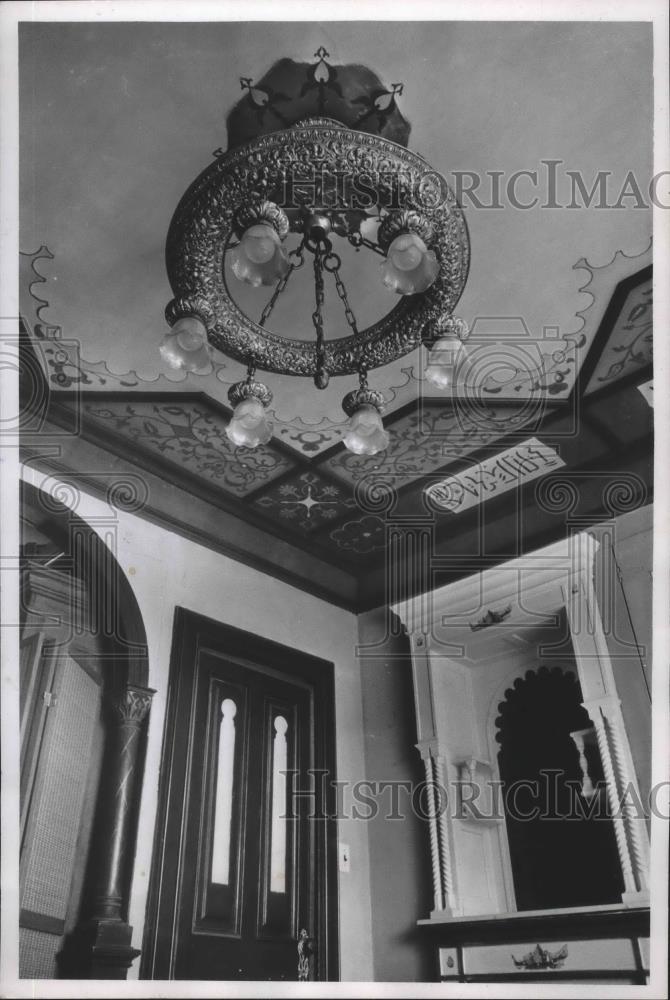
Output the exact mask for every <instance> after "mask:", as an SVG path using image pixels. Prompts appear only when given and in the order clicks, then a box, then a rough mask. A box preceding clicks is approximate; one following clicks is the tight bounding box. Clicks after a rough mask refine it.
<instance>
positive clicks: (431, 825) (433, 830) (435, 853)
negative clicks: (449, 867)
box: [419, 748, 444, 912]
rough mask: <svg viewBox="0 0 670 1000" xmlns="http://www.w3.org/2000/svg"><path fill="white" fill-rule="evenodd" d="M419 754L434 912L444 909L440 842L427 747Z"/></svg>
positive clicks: (431, 761)
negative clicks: (425, 802) (426, 816)
mask: <svg viewBox="0 0 670 1000" xmlns="http://www.w3.org/2000/svg"><path fill="white" fill-rule="evenodd" d="M419 749H421V748H419ZM421 756H422V757H423V764H424V768H425V770H426V793H427V801H428V832H429V835H430V860H431V865H432V869H433V903H434V905H433V910H434V912H438V911H442V910H444V894H443V892H442V878H441V873H440V844H439V839H438V837H439V835H438V830H437V810H436V808H435V776H434V773H433V758H432V756H431V754H430V750H429V749H428V748H426V751H425V752H424V751H423V750H422V751H421Z"/></svg>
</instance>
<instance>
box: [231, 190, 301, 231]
mask: <svg viewBox="0 0 670 1000" xmlns="http://www.w3.org/2000/svg"><path fill="white" fill-rule="evenodd" d="M259 223H265V225H267V226H272V228H273V229H274V230H275V232H276V233H277V235H278V236H279V239H280V240H283V239H285V238H286V237H287V236H288V231H289V221H288V216H287V215H286V212H284V210H283V209H281V208H280V207H279V205H275V203H274V202H273V201H268V200H264V201H255V202H249V203H248V204H246V205H242V206H241V207H240V208H238V210H237V212H236V213H235V222H234V230H235V235H236V236H237V238H238V239H239V240H241V239H242V237H243V236H244V234H245V232H246V231H247V229H249V227H250V226H257V225H259Z"/></svg>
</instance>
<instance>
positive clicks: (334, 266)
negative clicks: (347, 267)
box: [324, 251, 358, 336]
mask: <svg viewBox="0 0 670 1000" xmlns="http://www.w3.org/2000/svg"><path fill="white" fill-rule="evenodd" d="M341 264H342V260H341V258H340V256H339V254H336V253H333V252H332V251H331V253H329V254H328V255H327V257H326V260H325V263H324V267H325V268H326V270H327V271H330V273H331V274H332V276H333V277H334V278H335V287H336V288H337V294H338V295H339V297H340V299H341V301H342V305H343V306H344V315H345V316H346V317H347V323H348V324H349V326H350V327H351V330H352V333H354V334H355V336H358V325H357V323H356V317H355V316H354V311H353V309H352V308H351V305H350V304H349V297H348V295H347V289H346V287H345V285H344V282H343V281H342V278H341V276H340V266H341Z"/></svg>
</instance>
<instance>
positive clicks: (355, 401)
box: [342, 389, 384, 417]
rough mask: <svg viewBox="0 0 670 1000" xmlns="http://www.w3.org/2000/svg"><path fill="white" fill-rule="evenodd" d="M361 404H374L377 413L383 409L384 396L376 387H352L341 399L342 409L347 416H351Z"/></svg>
mask: <svg viewBox="0 0 670 1000" xmlns="http://www.w3.org/2000/svg"><path fill="white" fill-rule="evenodd" d="M361 406H374V408H375V410H376V411H377V412H378V413H382V412H383V410H384V397H383V395H382V394H381V392H377V390H376V389H354V390H352V392H348V393H347V394H346V396H345V397H344V399H343V400H342V409H343V410H344V412H345V413H346V415H347V416H348V417H353V415H354V413H355V412H356V410H358V409H360V407H361Z"/></svg>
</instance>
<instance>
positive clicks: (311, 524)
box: [254, 472, 356, 533]
mask: <svg viewBox="0 0 670 1000" xmlns="http://www.w3.org/2000/svg"><path fill="white" fill-rule="evenodd" d="M254 506H256V507H258V509H259V510H262V511H263V513H264V514H266V515H272V516H275V517H280V518H282V520H284V522H287V523H288V524H289V525H290V527H292V528H296V529H299V530H300V531H301V532H305V533H311V532H313V531H316V530H317V529H318V528H320V527H321V526H322V525H324V524H327V523H330V522H331V521H334V520H336V519H337V518H341V517H343V516H344V515H345V514H346V513H347V511H350V510H355V509H356V504H355V501H354V499H353V496H352V495H351V494H350V493H349V492H348V491H347V489H346V487H344V486H342V485H339V484H338V485H335V484H334V483H330V482H328V481H327V480H325V479H324V478H323V477H321V476H319V475H317V474H316V473H314V472H303V473H301V475H299V476H297V477H295V478H293V479H291V480H290V481H289V482H284V483H281V484H279V485H277V486H274V487H271V488H270V489H269V490H268V491H267V492H265V493H264V494H263V495H262V496H260V497H258V498H257V499H256V500H255V501H254Z"/></svg>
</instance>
